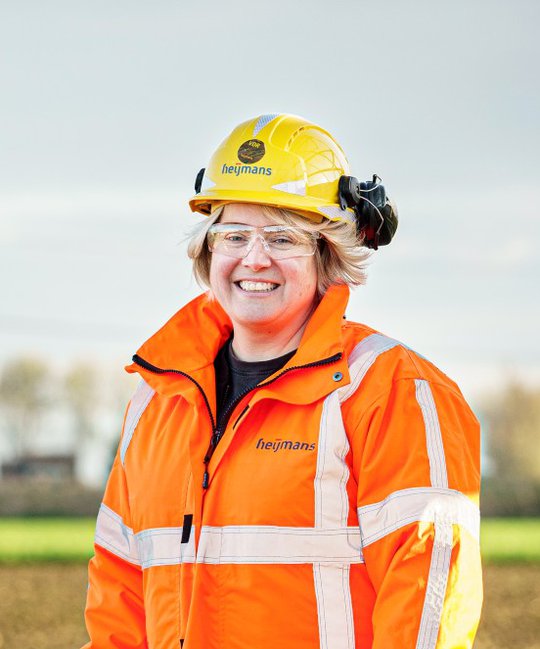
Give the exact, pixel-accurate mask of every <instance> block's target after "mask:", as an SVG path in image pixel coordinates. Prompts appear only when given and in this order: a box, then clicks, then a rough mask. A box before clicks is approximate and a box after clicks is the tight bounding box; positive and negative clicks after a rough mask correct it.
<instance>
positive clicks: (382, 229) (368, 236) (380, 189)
mask: <svg viewBox="0 0 540 649" xmlns="http://www.w3.org/2000/svg"><path fill="white" fill-rule="evenodd" d="M338 193H339V203H340V206H341V209H342V210H344V209H345V208H346V207H352V208H353V210H354V213H355V215H356V232H357V233H358V236H359V237H360V236H363V243H364V245H365V246H366V247H367V248H371V249H373V250H377V249H378V247H379V246H387V245H388V244H389V243H390V241H392V237H393V236H394V234H395V233H396V230H397V226H398V215H397V210H396V208H395V206H394V204H393V203H392V202H391V201H390V199H389V198H388V197H387V195H386V190H385V189H384V186H383V185H382V184H381V179H380V178H379V177H378V176H377V175H376V174H373V179H372V180H367V181H365V182H359V181H358V180H357V179H356V178H355V177H354V176H341V178H340V179H339V186H338Z"/></svg>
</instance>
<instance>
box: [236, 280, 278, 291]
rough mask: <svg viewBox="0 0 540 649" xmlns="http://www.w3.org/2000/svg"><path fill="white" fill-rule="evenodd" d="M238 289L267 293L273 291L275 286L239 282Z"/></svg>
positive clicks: (268, 283)
mask: <svg viewBox="0 0 540 649" xmlns="http://www.w3.org/2000/svg"><path fill="white" fill-rule="evenodd" d="M239 284H240V288H241V289H242V290H243V291H259V292H268V291H273V290H274V289H275V288H276V287H277V284H271V283H270V282H246V281H242V282H239Z"/></svg>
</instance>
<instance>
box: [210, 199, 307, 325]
mask: <svg viewBox="0 0 540 649" xmlns="http://www.w3.org/2000/svg"><path fill="white" fill-rule="evenodd" d="M220 223H238V224H241V225H251V226H254V227H262V226H265V225H273V223H271V222H270V221H269V219H268V218H267V217H266V216H265V215H264V214H263V212H262V208H261V207H260V206H258V205H250V204H240V203H238V204H231V205H226V206H225V208H224V210H223V212H222V215H221V219H220ZM210 287H211V289H212V292H213V294H214V296H215V297H216V299H217V300H218V302H219V303H220V304H221V306H222V307H223V309H224V310H225V311H226V313H227V314H228V315H229V317H230V318H231V320H232V322H233V325H234V327H235V328H237V327H239V326H240V327H248V328H251V329H258V330H259V331H267V332H268V333H269V334H272V333H273V332H276V331H282V332H283V331H286V330H287V329H290V330H291V337H292V336H293V335H294V334H295V333H296V332H297V331H298V330H299V329H300V328H301V327H302V326H303V325H304V324H305V323H306V321H307V319H308V318H309V315H310V314H311V312H312V310H313V308H314V306H315V304H316V296H317V271H316V265H315V257H314V256H310V257H294V258H291V259H279V260H275V259H272V258H271V257H270V256H269V255H268V254H267V252H266V251H265V249H264V246H263V244H262V242H261V241H260V240H259V239H257V240H256V241H255V243H254V245H253V247H252V248H251V250H250V251H249V253H248V254H247V256H246V257H244V259H235V258H233V257H227V256H225V255H222V254H219V253H217V252H214V253H212V258H211V264H210ZM256 289H264V290H256ZM266 289H271V290H266Z"/></svg>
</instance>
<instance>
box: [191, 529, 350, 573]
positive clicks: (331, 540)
mask: <svg viewBox="0 0 540 649" xmlns="http://www.w3.org/2000/svg"><path fill="white" fill-rule="evenodd" d="M318 561H323V562H325V563H330V564H343V563H346V564H350V563H362V562H363V559H362V552H361V550H360V531H359V530H358V528H355V527H349V528H344V529H337V530H316V529H314V528H312V527H276V526H273V525H228V526H225V527H211V526H207V525H205V526H203V527H202V529H201V536H200V539H199V547H198V549H197V563H211V564H217V563H233V564H237V563H246V564H249V563H254V564H259V563H269V564H273V563H275V564H298V563H313V562H318Z"/></svg>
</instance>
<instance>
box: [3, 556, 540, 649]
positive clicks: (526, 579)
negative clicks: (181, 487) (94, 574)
mask: <svg viewBox="0 0 540 649" xmlns="http://www.w3.org/2000/svg"><path fill="white" fill-rule="evenodd" d="M484 574H485V591H486V596H485V604H484V615H483V619H482V623H481V626H480V631H479V633H478V636H477V640H476V643H475V649H509V648H510V647H511V648H512V649H540V566H539V565H531V566H487V567H486V568H485V573H484ZM86 583H87V580H86V566H83V565H53V564H42V565H33V566H9V567H8V566H0V649H78V648H79V647H81V646H82V645H83V644H84V642H85V641H86V632H85V629H84V623H83V607H84V599H85V591H86Z"/></svg>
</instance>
